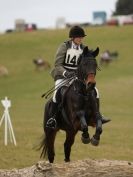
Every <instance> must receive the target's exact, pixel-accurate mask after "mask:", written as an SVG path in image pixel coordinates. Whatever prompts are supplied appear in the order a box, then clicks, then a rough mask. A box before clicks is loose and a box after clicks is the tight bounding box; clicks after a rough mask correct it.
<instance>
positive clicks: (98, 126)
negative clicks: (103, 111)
mask: <svg viewBox="0 0 133 177" xmlns="http://www.w3.org/2000/svg"><path fill="white" fill-rule="evenodd" d="M101 133H102V120H101V119H99V118H98V115H96V131H95V134H94V135H93V137H92V138H91V144H92V145H94V146H98V145H99V142H100V135H101Z"/></svg>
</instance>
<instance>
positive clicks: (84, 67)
mask: <svg viewBox="0 0 133 177" xmlns="http://www.w3.org/2000/svg"><path fill="white" fill-rule="evenodd" d="M98 53H99V48H98V47H97V48H96V50H94V51H91V50H89V49H88V47H85V48H84V50H83V53H82V55H81V56H80V59H79V67H78V78H79V79H80V80H82V81H84V82H85V84H89V83H94V84H95V75H96V70H97V61H96V59H95V58H96V56H97V55H98Z"/></svg>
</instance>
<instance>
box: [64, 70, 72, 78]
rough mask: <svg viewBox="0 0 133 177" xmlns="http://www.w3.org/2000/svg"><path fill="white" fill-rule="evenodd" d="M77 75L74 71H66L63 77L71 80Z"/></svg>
mask: <svg viewBox="0 0 133 177" xmlns="http://www.w3.org/2000/svg"><path fill="white" fill-rule="evenodd" d="M74 75H75V72H74V71H69V72H68V71H65V72H64V73H63V76H64V77H65V78H71V77H73V76H74Z"/></svg>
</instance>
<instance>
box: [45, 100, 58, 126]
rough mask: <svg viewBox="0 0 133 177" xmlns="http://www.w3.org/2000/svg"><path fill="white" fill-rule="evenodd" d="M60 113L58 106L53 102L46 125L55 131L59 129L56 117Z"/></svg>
mask: <svg viewBox="0 0 133 177" xmlns="http://www.w3.org/2000/svg"><path fill="white" fill-rule="evenodd" d="M57 112H58V104H57V103H55V102H53V101H52V103H51V114H50V118H49V119H48V121H47V123H46V127H48V128H52V129H55V128H56V127H57V121H56V115H57Z"/></svg>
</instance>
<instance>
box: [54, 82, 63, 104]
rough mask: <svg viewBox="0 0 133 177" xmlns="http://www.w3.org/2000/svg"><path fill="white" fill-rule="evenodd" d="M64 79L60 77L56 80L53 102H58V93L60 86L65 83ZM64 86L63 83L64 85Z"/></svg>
mask: <svg viewBox="0 0 133 177" xmlns="http://www.w3.org/2000/svg"><path fill="white" fill-rule="evenodd" d="M63 81H64V79H58V80H56V81H55V91H54V95H53V102H54V103H56V93H57V90H58V89H59V88H60V86H61V85H62V84H63ZM62 86H63V85H62Z"/></svg>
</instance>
